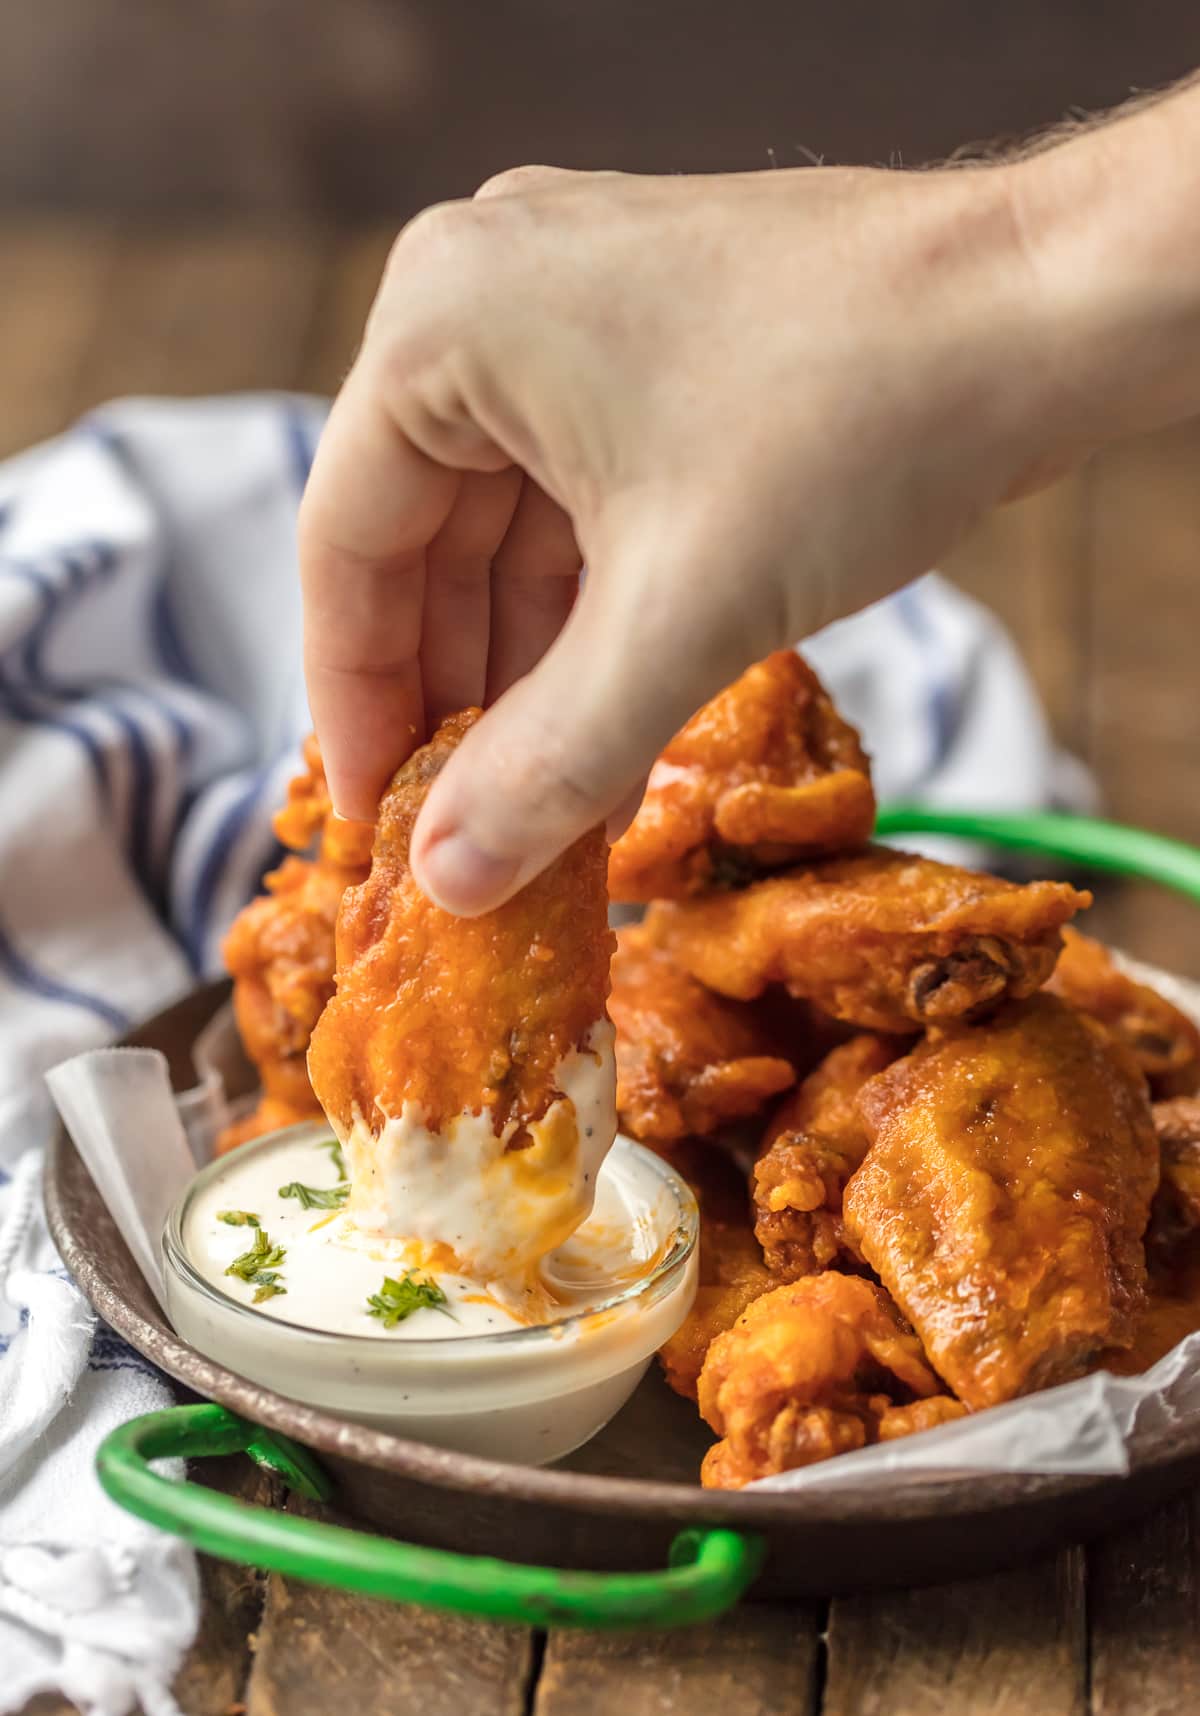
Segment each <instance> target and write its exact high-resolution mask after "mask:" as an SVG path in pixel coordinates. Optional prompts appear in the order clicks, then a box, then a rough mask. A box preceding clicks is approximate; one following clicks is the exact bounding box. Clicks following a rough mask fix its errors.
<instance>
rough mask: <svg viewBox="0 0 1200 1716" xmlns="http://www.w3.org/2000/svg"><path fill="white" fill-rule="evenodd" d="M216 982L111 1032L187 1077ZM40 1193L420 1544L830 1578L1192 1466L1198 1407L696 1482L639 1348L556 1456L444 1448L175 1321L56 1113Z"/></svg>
mask: <svg viewBox="0 0 1200 1716" xmlns="http://www.w3.org/2000/svg"><path fill="white" fill-rule="evenodd" d="M227 996H228V985H227V984H214V985H211V986H209V987H207V988H204V989H200V990H197V991H196V992H195V993H194V994H192V995H190V996H188V997H187V998H186V999H185V1000H183V1001H181V1002H179V1003H178V1004H177V1005H175V1006H174V1007H171V1008H168V1009H167V1010H166V1011H165V1012H163V1013H161V1014H159V1015H158V1016H157V1017H156V1018H154V1019H152V1020H151V1021H150V1022H149V1023H148V1024H147V1025H145V1026H143V1027H142V1028H141V1029H140V1030H138V1031H135V1032H134V1033H132V1034H131V1035H130V1036H129V1037H128V1038H127V1039H126V1041H127V1042H128V1043H130V1044H137V1045H141V1046H146V1047H150V1048H155V1049H159V1050H161V1051H162V1052H163V1053H164V1054H165V1055H166V1057H167V1059H168V1061H169V1062H170V1065H171V1069H172V1076H173V1078H174V1080H175V1083H176V1087H177V1088H178V1089H181V1090H182V1089H186V1088H187V1087H188V1086H190V1085H191V1084H192V1083H193V1079H194V1075H193V1068H192V1064H191V1047H192V1044H193V1042H194V1040H195V1038H196V1035H197V1032H198V1031H199V1030H200V1029H201V1028H202V1026H203V1025H204V1024H206V1023H207V1021H208V1020H209V1019H210V1018H211V1016H212V1014H213V1013H214V1012H215V1011H216V1009H217V1007H219V1006H220V1005H221V1004H222V1003H223V1002H224V1001H225V999H226V998H227ZM46 1207H47V1213H48V1216H49V1221H50V1227H51V1231H52V1233H53V1235H54V1238H55V1241H56V1243H57V1245H58V1247H59V1250H60V1251H61V1253H62V1256H63V1260H64V1262H65V1263H66V1265H67V1267H68V1269H69V1270H70V1271H71V1273H72V1275H73V1276H74V1277H75V1279H76V1280H77V1281H78V1282H79V1284H80V1286H81V1287H82V1289H83V1291H84V1292H85V1293H86V1294H87V1296H88V1298H89V1299H90V1301H91V1302H92V1304H93V1305H94V1306H95V1308H96V1310H97V1311H98V1312H99V1313H100V1315H101V1316H102V1317H104V1318H105V1319H106V1320H107V1321H108V1322H109V1323H111V1324H112V1326H113V1327H114V1328H115V1329H116V1330H117V1331H118V1332H119V1333H120V1334H122V1335H123V1336H124V1337H125V1339H126V1340H127V1341H129V1342H130V1344H131V1345H132V1346H134V1347H136V1348H137V1349H138V1351H139V1352H141V1353H143V1354H144V1355H145V1356H146V1357H147V1358H148V1359H150V1360H152V1361H153V1363H155V1364H156V1365H158V1366H160V1367H161V1368H162V1369H163V1370H164V1371H166V1372H167V1373H168V1375H169V1376H171V1377H173V1378H174V1379H175V1381H176V1382H177V1383H179V1384H181V1385H182V1389H183V1390H188V1391H191V1392H192V1393H193V1394H196V1395H200V1396H202V1397H204V1398H205V1399H208V1400H211V1401H215V1402H218V1403H219V1404H221V1405H223V1406H225V1407H228V1408H230V1409H231V1410H232V1411H233V1412H235V1413H237V1414H240V1415H241V1416H242V1417H244V1418H247V1419H250V1420H252V1421H253V1422H254V1423H257V1424H261V1425H264V1426H266V1427H267V1428H268V1429H270V1430H274V1431H280V1432H283V1433H284V1434H285V1435H287V1436H289V1437H292V1438H294V1439H295V1440H296V1441H297V1442H300V1443H303V1444H305V1445H307V1446H308V1447H309V1448H311V1449H313V1450H315V1451H316V1452H317V1454H318V1455H319V1456H320V1458H321V1460H322V1463H323V1464H324V1466H325V1468H326V1470H327V1471H328V1473H329V1475H330V1476H331V1477H332V1479H333V1480H334V1483H335V1485H336V1496H337V1501H338V1504H339V1507H340V1508H341V1509H342V1511H343V1512H345V1513H348V1514H350V1515H351V1516H353V1517H354V1518H355V1519H357V1520H359V1521H361V1522H362V1524H363V1525H364V1526H369V1527H372V1528H374V1529H376V1530H381V1531H384V1532H388V1533H393V1534H396V1535H398V1536H402V1537H404V1538H406V1539H408V1540H409V1541H411V1542H416V1543H421V1544H425V1545H429V1546H431V1547H436V1548H442V1549H449V1550H454V1551H458V1552H463V1553H468V1554H482V1555H490V1556H495V1555H496V1554H497V1553H500V1554H503V1555H505V1556H507V1557H509V1558H511V1559H513V1560H520V1561H536V1562H543V1563H546V1564H549V1565H551V1566H557V1567H563V1568H589V1569H593V1570H597V1571H606V1570H610V1569H627V1570H628V1569H639V1568H653V1567H661V1566H663V1564H664V1561H665V1559H666V1555H667V1551H668V1547H669V1545H670V1543H671V1541H672V1539H673V1538H674V1537H675V1536H676V1534H677V1533H678V1532H679V1531H680V1530H681V1529H685V1528H688V1527H718V1528H719V1527H727V1528H732V1529H734V1530H737V1531H743V1532H749V1533H755V1534H758V1535H759V1536H761V1537H762V1539H763V1540H764V1541H765V1543H766V1548H767V1557H766V1563H765V1566H764V1569H763V1572H762V1574H761V1576H760V1578H759V1580H758V1582H757V1584H756V1586H755V1593H756V1595H763V1596H771V1595H788V1596H807V1595H831V1594H835V1593H845V1592H852V1591H863V1590H870V1589H879V1588H884V1587H889V1586H906V1585H914V1584H924V1583H929V1582H934V1581H939V1580H944V1579H949V1578H960V1577H963V1576H964V1575H968V1574H971V1573H982V1572H985V1571H990V1570H993V1569H996V1568H999V1567H1002V1566H1005V1565H1011V1564H1015V1563H1018V1562H1025V1561H1028V1560H1029V1559H1031V1558H1032V1557H1034V1556H1036V1555H1038V1554H1039V1553H1041V1552H1043V1551H1046V1550H1050V1549H1052V1548H1054V1547H1057V1546H1058V1545H1060V1544H1062V1543H1066V1542H1071V1541H1077V1540H1080V1539H1085V1538H1088V1537H1092V1536H1096V1535H1099V1534H1101V1533H1102V1532H1107V1531H1110V1530H1113V1529H1115V1528H1117V1527H1118V1526H1120V1525H1122V1524H1124V1523H1125V1522H1127V1521H1128V1520H1129V1519H1131V1518H1133V1517H1134V1516H1136V1515H1138V1514H1140V1513H1142V1512H1143V1511H1145V1510H1147V1509H1149V1508H1151V1507H1153V1506H1155V1505H1157V1504H1158V1503H1159V1502H1161V1501H1163V1500H1164V1499H1166V1498H1167V1497H1168V1496H1169V1495H1171V1494H1172V1493H1173V1492H1175V1491H1177V1490H1179V1489H1181V1488H1183V1487H1184V1486H1186V1485H1189V1484H1191V1483H1192V1482H1194V1481H1195V1479H1196V1478H1197V1477H1198V1476H1200V1420H1197V1421H1194V1422H1189V1423H1184V1424H1182V1425H1180V1426H1178V1427H1176V1428H1156V1429H1152V1430H1148V1431H1146V1432H1144V1433H1135V1435H1134V1437H1133V1442H1132V1447H1131V1470H1130V1472H1129V1475H1128V1476H1126V1477H1119V1478H1117V1477H1104V1478H1095V1477H1065V1476H1045V1475H1034V1474H1030V1475H1020V1474H1003V1475H996V1476H987V1475H981V1474H979V1473H972V1474H970V1476H961V1477H955V1476H954V1475H952V1474H951V1475H945V1476H940V1475H939V1476H923V1477H920V1478H906V1479H901V1480H897V1481H896V1482H895V1483H894V1484H893V1485H892V1486H891V1487H890V1488H889V1489H888V1490H887V1491H886V1493H883V1494H880V1493H878V1492H876V1491H870V1492H864V1493H863V1494H862V1495H861V1496H855V1495H846V1494H845V1493H840V1494H837V1495H833V1494H830V1495H822V1494H819V1493H813V1494H806V1495H795V1496H789V1495H783V1494H775V1495H773V1494H769V1493H757V1494H756V1493H753V1492H749V1493H748V1492H741V1493H738V1492H731V1491H711V1490H703V1489H701V1487H700V1485H699V1483H698V1481H697V1475H696V1474H697V1471H698V1468H699V1463H700V1458H701V1455H702V1453H703V1451H704V1448H705V1447H706V1446H707V1443H708V1436H707V1433H706V1431H705V1430H704V1427H703V1425H702V1424H701V1423H700V1422H699V1420H698V1418H697V1415H696V1410H695V1407H694V1406H692V1405H691V1404H690V1403H689V1402H687V1401H684V1400H681V1399H680V1398H679V1397H678V1396H676V1395H675V1394H673V1393H672V1392H671V1391H670V1389H668V1388H667V1387H666V1385H665V1383H664V1382H663V1381H662V1379H661V1377H660V1375H659V1373H658V1369H657V1367H653V1368H652V1369H651V1371H650V1373H649V1374H648V1375H647V1377H646V1379H645V1381H644V1382H643V1384H642V1385H641V1387H640V1388H639V1389H638V1391H637V1393H636V1394H635V1395H634V1397H633V1399H632V1400H631V1401H630V1402H629V1404H628V1406H627V1407H626V1408H625V1409H624V1410H623V1411H622V1412H621V1413H620V1414H619V1415H618V1416H617V1418H616V1419H614V1421H613V1422H612V1423H611V1424H610V1425H609V1426H608V1428H607V1429H605V1430H604V1431H603V1432H602V1433H601V1434H600V1435H599V1436H597V1437H596V1438H595V1440H594V1441H593V1442H591V1443H589V1444H588V1445H587V1446H586V1447H585V1448H583V1449H581V1450H580V1451H579V1452H578V1453H576V1454H574V1455H572V1456H571V1457H570V1458H568V1459H567V1460H564V1461H562V1462H561V1463H559V1464H558V1465H556V1466H552V1467H543V1468H539V1467H533V1466H518V1465H511V1464H506V1463H501V1462H499V1461H492V1460H486V1459H480V1458H475V1457H471V1456H467V1455H464V1454H455V1453H449V1452H446V1451H444V1450H442V1449H437V1448H431V1447H427V1446H424V1445H423V1444H421V1443H418V1442H410V1441H406V1440H404V1439H402V1438H400V1437H397V1436H391V1435H386V1434H383V1433H381V1432H379V1431H374V1430H368V1429H365V1428H363V1427H362V1426H360V1425H358V1424H354V1423H351V1422H350V1421H349V1420H347V1419H343V1418H339V1417H337V1416H336V1415H334V1414H332V1413H328V1412H320V1411H316V1410H314V1409H313V1408H311V1407H308V1406H304V1405H302V1404H301V1403H299V1402H298V1401H295V1400H289V1399H287V1398H286V1397H284V1396H282V1395H279V1394H274V1393H272V1392H271V1391H270V1390H268V1389H265V1388H262V1387H260V1386H259V1385H258V1384H257V1383H253V1382H249V1381H248V1380H247V1379H246V1378H245V1377H241V1376H238V1375H236V1374H235V1373H234V1372H233V1371H230V1370H226V1369H225V1368H224V1366H222V1365H219V1364H216V1363H214V1362H213V1361H212V1360H211V1359H208V1358H205V1357H204V1356H203V1355H202V1354H200V1353H198V1352H197V1351H196V1350H195V1349H194V1348H192V1347H190V1346H188V1345H187V1343H186V1342H184V1341H181V1340H180V1339H179V1338H178V1337H177V1336H176V1335H175V1334H174V1333H173V1331H172V1330H171V1329H170V1327H169V1326H168V1325H167V1323H166V1321H165V1319H164V1317H163V1315H162V1312H161V1311H160V1309H159V1307H158V1306H157V1304H156V1303H155V1301H154V1299H153V1297H152V1296H151V1294H150V1291H149V1289H148V1288H147V1286H146V1284H145V1282H144V1281H143V1279H142V1277H141V1275H140V1273H139V1271H138V1269H137V1266H136V1264H135V1263H134V1261H133V1258H132V1257H131V1256H130V1253H129V1252H128V1250H127V1249H126V1247H125V1244H124V1242H123V1241H122V1239H121V1237H120V1235H119V1234H118V1232H117V1230H116V1227H115V1226H114V1224H113V1221H112V1218H111V1217H110V1216H109V1213H108V1211H107V1209H106V1208H105V1206H104V1204H103V1202H102V1200H101V1198H100V1195H99V1193H98V1192H97V1190H96V1188H95V1186H94V1185H93V1183H92V1180H91V1178H90V1176H89V1175H88V1173H87V1170H86V1169H85V1168H84V1166H83V1163H82V1162H81V1160H80V1158H79V1156H78V1155H77V1153H76V1151H75V1148H74V1146H73V1145H72V1144H71V1142H70V1140H69V1139H68V1137H67V1136H66V1134H65V1132H63V1131H61V1130H60V1131H59V1132H58V1134H57V1136H56V1137H55V1139H54V1141H53V1144H52V1146H51V1149H50V1152H49V1155H48V1160H47V1169H46Z"/></svg>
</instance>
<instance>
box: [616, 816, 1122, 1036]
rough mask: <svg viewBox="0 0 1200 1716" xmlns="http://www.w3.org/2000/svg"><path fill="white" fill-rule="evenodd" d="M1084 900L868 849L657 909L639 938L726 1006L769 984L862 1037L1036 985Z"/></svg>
mask: <svg viewBox="0 0 1200 1716" xmlns="http://www.w3.org/2000/svg"><path fill="white" fill-rule="evenodd" d="M1090 904H1091V895H1090V894H1086V893H1080V892H1078V891H1077V890H1076V889H1075V888H1071V887H1069V886H1068V885H1067V884H1066V883H1065V882H1030V883H1027V884H1025V885H1024V886H1018V885H1017V884H1016V883H1014V882H1006V881H1003V880H1001V878H999V877H997V876H986V875H978V874H976V873H975V872H974V871H970V870H960V869H957V868H955V867H954V866H952V865H948V864H938V863H935V862H934V861H933V860H932V859H930V858H917V857H913V856H912V855H911V854H909V853H905V852H893V851H891V850H889V849H888V848H885V847H873V848H871V850H870V851H868V852H865V853H862V854H861V855H860V856H857V857H853V858H836V859H829V860H826V861H825V862H823V863H820V864H815V865H813V867H812V868H811V869H808V870H794V871H791V872H789V873H788V874H787V875H783V876H773V877H770V878H768V879H767V880H765V881H761V882H755V883H752V884H751V886H750V887H748V888H744V889H742V890H741V891H740V892H736V893H722V894H710V895H707V896H706V897H705V898H703V899H697V900H686V901H661V902H659V903H658V904H656V905H653V906H651V908H650V910H649V912H648V913H647V916H646V928H647V933H648V935H649V936H650V939H651V940H652V941H653V942H654V943H655V945H656V946H658V947H661V948H663V949H664V950H665V951H666V952H667V953H669V954H670V955H671V957H672V958H673V959H674V960H675V961H676V962H677V963H678V964H680V965H682V966H683V967H684V968H685V969H686V970H687V971H690V972H691V974H692V976H693V977H696V978H698V979H699V981H700V982H701V983H704V984H706V985H707V987H708V988H710V989H715V990H717V991H719V992H720V993H721V994H722V995H729V996H732V997H734V998H736V999H738V1000H744V1001H749V1000H753V999H754V998H755V997H756V996H758V995H761V994H762V993H763V991H764V989H765V988H766V987H767V985H768V984H770V983H782V984H784V985H785V986H786V988H787V989H788V990H789V991H790V993H791V994H793V995H797V996H802V997H804V998H805V999H807V1000H809V1001H812V1002H815V1003H816V1004H817V1005H818V1006H819V1007H821V1008H823V1009H824V1011H825V1012H827V1013H831V1014H833V1016H834V1017H835V1018H837V1019H844V1020H846V1021H847V1022H848V1023H850V1024H854V1025H860V1026H862V1027H864V1028H865V1029H867V1030H875V1031H893V1032H901V1033H908V1032H911V1031H912V1030H913V1029H914V1028H916V1027H918V1026H921V1025H933V1024H938V1023H941V1022H944V1021H948V1020H954V1019H959V1018H964V1017H966V1018H971V1017H978V1016H979V1015H980V1014H981V1013H983V1012H985V1011H986V1010H987V1009H988V1008H989V1007H994V1006H995V1005H997V1004H998V1003H999V1002H1000V1001H1002V1000H1004V999H1006V998H1013V997H1022V996H1026V995H1031V994H1032V993H1033V992H1034V990H1036V989H1037V988H1039V987H1040V986H1041V984H1043V983H1044V982H1045V981H1046V979H1047V978H1048V977H1049V975H1050V973H1051V971H1052V970H1053V968H1054V961H1055V959H1056V957H1057V955H1058V951H1059V947H1060V945H1061V933H1060V932H1061V929H1062V925H1063V924H1064V923H1065V922H1066V920H1067V919H1068V918H1070V917H1071V916H1072V915H1073V914H1074V913H1075V912H1077V911H1080V910H1081V909H1082V908H1083V907H1085V906H1088V905H1090Z"/></svg>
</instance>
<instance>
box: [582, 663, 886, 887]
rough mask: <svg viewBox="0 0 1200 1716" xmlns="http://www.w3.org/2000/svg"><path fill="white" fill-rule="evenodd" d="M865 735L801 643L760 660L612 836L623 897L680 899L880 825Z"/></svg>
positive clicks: (674, 753) (704, 712)
mask: <svg viewBox="0 0 1200 1716" xmlns="http://www.w3.org/2000/svg"><path fill="white" fill-rule="evenodd" d="M874 822H875V796H874V793H873V792H872V789H871V770H870V764H869V763H868V761H867V757H866V755H865V753H864V751H863V748H862V746H861V744H860V743H859V738H858V734H857V733H856V732H855V731H854V729H853V727H851V726H850V725H849V724H848V723H847V722H845V721H843V720H842V718H841V716H840V715H839V714H838V712H837V710H836V709H835V708H834V707H833V704H832V703H831V701H830V699H829V696H828V694H827V692H826V691H825V688H824V686H823V685H822V684H821V682H820V680H819V679H818V678H817V676H816V674H815V673H814V672H813V670H812V668H811V667H809V665H808V663H807V662H806V661H804V660H803V659H802V658H801V657H800V656H798V655H797V654H796V653H795V652H794V651H793V650H777V651H776V653H775V654H774V655H769V656H768V657H767V658H766V660H765V661H760V662H758V663H757V664H756V665H755V666H754V667H751V668H750V669H749V670H748V671H747V672H746V673H744V674H743V675H742V677H741V678H740V679H738V680H736V681H735V682H734V684H732V685H731V686H729V687H727V689H726V690H724V691H722V692H721V693H720V695H719V696H717V697H714V698H713V700H712V702H711V703H708V704H706V705H705V706H704V708H703V709H701V710H700V712H699V713H698V714H697V715H694V716H693V717H692V719H691V720H690V721H689V722H688V724H687V726H686V727H684V728H682V729H681V731H680V732H678V733H677V734H676V735H675V737H674V738H673V739H672V740H671V742H670V744H669V745H668V746H667V747H666V749H665V750H664V751H663V753H662V755H661V756H660V758H659V759H658V762H657V763H656V764H655V765H654V768H653V769H652V770H651V773H650V779H649V781H648V782H647V785H646V794H645V797H644V798H643V800H642V805H641V809H640V810H639V811H638V813H637V816H636V817H635V818H634V820H633V822H632V824H631V825H630V827H629V828H628V830H627V831H626V833H625V834H624V835H623V836H622V838H621V839H620V840H618V841H617V843H616V845H615V846H614V847H613V850H612V856H611V858H610V860H609V872H608V875H609V888H610V891H611V893H612V897H613V899H614V900H625V901H643V900H652V899H682V898H684V897H685V896H687V895H691V894H698V893H703V892H704V891H705V890H707V889H709V888H714V887H723V886H728V885H729V884H730V882H731V881H743V882H744V881H747V880H749V878H750V877H752V876H755V875H757V874H759V873H760V872H762V871H763V870H771V869H778V868H780V866H782V865H785V864H793V863H795V862H796V861H797V859H799V858H802V857H804V856H807V855H811V854H813V853H822V852H845V851H852V850H853V849H854V848H855V847H858V846H862V845H863V844H864V843H865V842H866V841H867V840H868V839H869V838H870V835H871V829H872V827H873V826H874Z"/></svg>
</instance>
